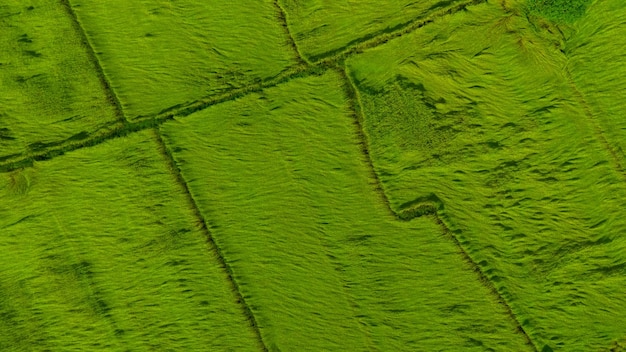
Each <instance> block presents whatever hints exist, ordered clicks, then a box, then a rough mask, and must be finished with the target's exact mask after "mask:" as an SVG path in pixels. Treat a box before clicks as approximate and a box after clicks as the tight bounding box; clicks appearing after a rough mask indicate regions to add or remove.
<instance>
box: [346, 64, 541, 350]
mask: <svg viewBox="0 0 626 352" xmlns="http://www.w3.org/2000/svg"><path fill="white" fill-rule="evenodd" d="M337 71H338V72H339V74H340V75H341V76H342V78H343V79H344V80H345V91H346V93H347V94H348V99H350V100H351V101H352V109H353V112H354V117H355V125H356V126H357V129H358V131H357V133H358V136H359V139H361V143H360V145H361V149H362V150H363V153H364V157H365V159H366V163H367V165H368V166H369V168H370V170H371V174H372V175H373V176H372V177H373V178H374V180H375V185H374V187H375V191H376V192H377V193H379V194H380V196H381V198H382V200H383V202H384V203H385V205H386V206H387V209H389V212H390V213H391V214H392V215H393V216H394V217H395V218H396V219H397V220H398V221H411V220H412V219H415V218H418V217H422V216H428V217H431V218H432V219H433V221H434V222H435V223H436V224H437V225H438V226H439V227H440V228H441V230H442V232H443V236H444V237H445V238H447V239H448V240H450V241H451V242H452V243H454V245H455V246H456V247H457V250H458V253H459V254H460V255H461V257H462V258H463V261H464V262H466V263H467V264H468V265H469V266H470V268H471V269H472V271H474V272H475V273H476V275H477V276H478V280H479V281H480V282H481V283H482V284H483V286H485V287H486V288H487V289H488V290H489V292H490V293H491V295H492V296H493V297H494V298H495V299H496V301H497V302H498V303H499V304H500V305H501V306H502V307H504V309H505V311H506V314H507V315H508V316H509V318H510V319H511V320H512V321H513V323H514V325H515V328H516V330H517V332H518V333H519V334H521V335H522V337H523V338H524V340H525V342H526V344H527V345H528V346H530V347H532V348H533V350H534V351H536V352H538V351H539V350H538V348H537V346H536V345H535V343H534V342H533V340H532V339H531V338H530V336H529V335H528V333H527V332H526V330H524V327H523V326H522V324H521V323H520V322H519V320H518V319H517V316H516V315H515V313H514V312H513V309H512V308H511V306H510V305H509V303H508V302H507V301H506V300H505V299H504V297H503V296H502V295H501V294H500V292H499V291H498V289H497V287H496V286H495V284H494V283H493V282H492V281H491V280H490V279H489V278H488V277H487V275H486V274H485V273H484V272H483V270H482V269H481V267H480V266H479V265H478V263H477V262H476V261H475V260H474V259H473V258H472V257H471V256H470V254H469V253H468V252H467V251H466V250H465V248H464V247H463V244H462V243H461V242H460V241H459V239H458V238H457V237H456V236H455V235H454V234H453V233H452V231H450V228H449V227H448V225H446V224H445V222H444V221H443V220H442V219H441V217H440V216H439V214H438V210H439V209H438V207H437V206H435V205H433V204H431V203H429V202H423V203H418V204H415V205H414V206H412V207H411V208H409V209H406V210H403V211H400V212H396V211H395V210H394V209H393V208H392V207H391V203H390V202H389V198H387V194H386V193H385V190H384V185H383V183H382V182H381V181H380V178H379V177H378V173H377V172H376V168H375V166H374V163H373V161H372V158H371V156H370V153H369V145H370V144H369V138H368V136H367V132H366V131H365V129H364V119H365V113H364V112H363V105H362V103H361V98H360V95H359V92H358V90H357V88H356V85H355V84H354V81H353V80H352V78H351V76H350V73H349V70H348V67H347V66H346V65H345V63H343V66H342V67H339V66H338V67H337Z"/></svg>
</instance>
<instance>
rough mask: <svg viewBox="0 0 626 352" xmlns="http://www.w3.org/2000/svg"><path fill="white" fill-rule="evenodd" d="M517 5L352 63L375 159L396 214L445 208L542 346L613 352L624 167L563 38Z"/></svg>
mask: <svg viewBox="0 0 626 352" xmlns="http://www.w3.org/2000/svg"><path fill="white" fill-rule="evenodd" d="M516 13H522V12H520V11H519V9H516V8H513V9H510V11H509V9H503V7H502V5H501V4H482V5H477V6H472V7H468V10H467V11H465V12H460V13H458V14H455V15H453V16H447V17H445V18H443V19H441V20H440V21H437V22H435V23H432V24H429V25H428V26H425V27H423V28H420V29H418V30H417V31H415V32H413V33H411V34H409V35H406V36H403V37H401V38H399V39H397V40H394V41H390V42H389V43H387V44H385V45H382V46H380V47H377V48H374V49H372V50H368V51H366V52H364V53H363V54H360V55H357V56H355V57H353V58H351V59H349V60H348V61H347V65H348V68H349V71H350V76H351V79H352V81H353V82H354V84H355V86H356V88H357V89H358V92H359V96H360V101H361V104H362V110H363V114H364V116H363V119H364V127H365V131H366V133H367V136H368V140H369V145H370V154H371V156H372V160H373V163H374V167H375V169H376V171H377V173H378V174H379V175H380V178H381V181H382V183H383V188H384V189H385V192H386V194H387V195H388V196H389V199H390V202H391V204H392V207H393V208H394V210H396V211H403V210H405V209H408V208H410V207H412V206H414V205H416V204H418V203H420V202H422V201H424V200H427V201H435V202H436V203H437V204H438V206H439V207H440V210H441V211H440V214H441V216H442V217H443V218H444V220H445V221H446V223H447V224H448V226H449V227H450V228H451V229H452V231H453V232H454V233H455V235H456V236H457V237H458V238H459V240H460V241H461V243H462V245H463V246H464V247H465V248H467V250H468V252H470V255H471V256H472V257H473V258H474V259H475V260H476V262H478V263H479V265H480V266H481V268H482V269H483V271H484V272H485V274H486V275H487V276H488V277H489V279H491V280H492V281H493V282H494V284H495V285H496V287H497V288H498V290H499V291H500V292H501V294H502V295H503V296H504V298H505V299H506V300H507V301H508V302H509V303H510V305H511V307H512V309H513V311H514V313H515V314H516V315H517V316H518V319H519V321H520V323H522V325H523V327H524V329H525V331H526V332H527V333H528V334H529V335H530V337H531V339H533V340H534V341H535V343H536V344H537V346H538V348H539V349H540V350H541V349H543V350H544V351H551V350H552V349H555V350H556V349H559V348H562V349H563V350H567V351H592V350H593V351H595V350H603V349H607V348H608V346H610V345H611V344H612V343H613V342H614V341H615V340H616V339H620V338H622V336H623V334H624V329H623V327H624V326H625V324H626V291H624V289H623V287H624V286H626V278H625V276H624V275H623V273H624V267H626V254H625V253H626V239H625V238H624V235H623V234H624V233H625V232H626V218H625V217H624V216H623V209H625V207H626V187H625V186H624V185H625V183H624V181H625V180H624V174H623V173H621V172H620V171H619V168H618V167H617V165H616V164H615V160H614V158H612V157H611V153H610V151H609V150H607V148H606V145H605V144H604V143H602V142H601V140H602V138H601V135H599V134H598V133H597V129H596V128H594V121H593V120H591V119H590V118H589V116H588V114H587V113H586V109H585V106H584V105H581V103H580V100H579V99H578V98H577V92H576V91H575V90H574V89H573V88H572V85H571V82H570V81H569V79H568V77H567V75H566V74H565V73H564V70H563V69H562V68H563V67H564V66H565V65H566V64H567V58H566V57H565V56H564V55H563V54H562V52H561V51H560V50H559V48H558V47H556V46H555V40H554V37H552V36H551V34H549V33H548V32H547V31H545V32H542V31H539V30H537V29H535V28H534V27H533V26H532V25H531V24H530V23H528V20H527V19H526V17H525V16H523V15H516ZM556 43H557V44H558V41H557V42H556Z"/></svg>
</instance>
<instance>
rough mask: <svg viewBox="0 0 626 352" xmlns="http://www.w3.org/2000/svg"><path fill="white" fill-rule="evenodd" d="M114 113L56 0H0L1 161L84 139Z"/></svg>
mask: <svg viewBox="0 0 626 352" xmlns="http://www.w3.org/2000/svg"><path fill="white" fill-rule="evenodd" d="M118 118H120V116H116V111H115V109H114V105H113V104H112V103H111V102H110V101H109V98H108V95H107V92H106V91H105V89H104V87H103V85H102V82H101V81H100V77H99V76H98V73H97V70H96V67H95V65H94V62H92V61H90V58H89V56H88V53H87V48H86V47H85V46H84V45H83V43H82V42H81V38H80V36H79V35H78V33H76V31H75V27H74V26H73V24H72V19H71V18H70V17H69V16H68V15H67V13H66V12H65V10H64V8H63V6H62V5H61V4H60V3H58V2H54V1H53V2H50V1H43V0H34V1H30V2H28V3H25V2H23V1H16V0H7V1H3V2H2V3H1V4H0V161H3V160H5V159H6V158H7V157H10V156H15V155H20V154H29V153H30V152H39V151H41V150H45V149H46V148H48V147H50V146H53V145H57V144H60V143H62V142H64V141H66V140H68V139H69V140H82V139H85V138H87V137H88V136H89V134H90V133H92V132H94V131H96V130H100V129H106V128H107V125H108V124H110V123H111V122H113V121H115V120H117V119H118Z"/></svg>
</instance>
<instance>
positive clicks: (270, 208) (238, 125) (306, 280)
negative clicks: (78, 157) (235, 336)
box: [162, 72, 527, 351]
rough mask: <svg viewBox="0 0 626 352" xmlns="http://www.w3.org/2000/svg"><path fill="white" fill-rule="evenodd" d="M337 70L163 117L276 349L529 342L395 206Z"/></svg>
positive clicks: (453, 251) (439, 239)
mask: <svg viewBox="0 0 626 352" xmlns="http://www.w3.org/2000/svg"><path fill="white" fill-rule="evenodd" d="M344 84H345V82H344V80H343V79H342V78H341V76H340V75H339V74H337V73H334V72H331V73H327V74H325V75H322V76H311V77H308V78H300V79H295V80H292V81H290V82H288V83H286V84H284V85H280V86H276V87H273V88H269V89H267V90H265V91H263V92H261V93H255V94H252V95H249V96H246V97H244V98H241V99H238V100H235V101H231V102H226V103H222V104H218V105H215V106H212V107H210V108H208V109H206V110H203V111H200V112H197V113H195V114H194V115H191V116H189V117H186V118H183V119H181V120H179V121H171V122H167V123H166V124H165V125H163V127H162V132H163V134H164V139H165V141H166V144H167V145H168V147H169V149H170V150H171V151H172V153H173V156H174V158H175V160H176V162H177V165H179V167H180V169H181V172H182V175H183V177H184V178H185V180H186V181H187V182H188V184H189V188H190V190H191V193H192V195H193V197H194V199H195V200H196V202H197V203H198V204H199V208H200V211H201V213H202V214H203V215H204V217H205V219H206V221H207V223H208V224H209V226H210V231H211V232H212V234H213V237H214V238H215V241H216V242H217V243H218V246H219V247H220V248H221V251H222V253H223V255H224V257H225V261H226V262H227V263H230V266H231V268H232V270H233V272H234V276H235V278H236V281H237V282H238V284H239V287H240V288H241V291H242V295H243V297H244V298H245V300H246V302H247V303H248V304H249V305H250V307H251V310H252V311H253V312H254V314H255V316H256V320H257V321H258V324H259V326H260V329H261V334H262V336H263V338H264V341H265V343H266V345H267V346H268V349H269V350H270V351H278V350H281V351H366V350H381V351H418V350H423V351H432V350H450V351H453V350H463V351H484V350H489V349H491V350H498V351H503V350H516V351H519V350H524V349H525V347H527V346H526V345H525V340H524V337H523V335H522V334H520V333H518V332H517V331H516V327H515V323H514V321H513V320H512V319H511V318H510V317H509V316H508V315H507V314H506V309H505V307H504V306H503V305H501V304H499V303H498V301H497V297H496V296H495V295H492V294H491V293H490V290H489V289H488V288H487V287H486V286H483V284H482V283H481V282H480V281H479V277H478V275H477V274H476V273H475V272H473V270H472V269H471V266H470V265H469V264H468V263H466V262H464V261H463V259H462V258H463V257H462V256H461V255H460V254H459V252H458V248H457V247H456V246H455V245H454V243H453V242H452V241H451V240H450V239H448V238H446V237H445V236H443V232H442V229H441V228H440V227H439V226H438V225H436V224H435V222H434V221H433V220H432V219H430V218H426V217H424V218H421V219H416V220H414V221H410V222H401V221H398V220H396V218H395V217H394V216H393V214H392V213H391V211H390V209H389V208H388V207H387V205H386V203H385V202H384V199H383V197H382V196H381V194H380V193H377V192H376V181H375V179H373V176H372V170H371V168H370V167H369V166H368V164H367V161H366V160H365V156H364V154H363V153H362V151H361V149H360V146H359V143H360V140H359V137H358V135H359V134H358V129H357V125H356V124H355V122H356V120H355V119H354V117H353V112H352V111H351V107H352V104H351V102H350V101H349V100H348V99H347V97H346V95H345V94H344V88H345V86H344Z"/></svg>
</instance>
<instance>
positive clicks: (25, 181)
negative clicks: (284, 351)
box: [0, 132, 260, 352]
mask: <svg viewBox="0 0 626 352" xmlns="http://www.w3.org/2000/svg"><path fill="white" fill-rule="evenodd" d="M157 150H158V145H157V143H156V142H155V140H154V136H153V135H151V134H150V133H148V132H142V133H138V134H135V135H132V136H128V137H126V138H121V139H116V140H114V141H109V142H106V143H103V144H102V145H99V146H96V147H93V148H86V149H83V150H80V151H74V152H71V153H68V154H67V155H64V156H62V157H59V158H57V159H54V160H51V161H45V162H41V163H36V164H35V166H34V167H31V168H26V169H22V170H18V171H15V172H13V173H9V174H0V200H1V201H0V258H2V260H0V350H1V351H15V352H23V351H95V350H108V351H155V350H158V351H201V350H209V351H231V350H236V351H255V350H257V351H258V350H260V348H259V344H258V342H257V341H256V337H255V335H254V332H253V330H252V328H251V327H250V325H249V322H248V321H247V319H246V317H245V315H244V311H243V309H242V308H241V306H240V304H239V302H237V301H236V295H234V294H233V292H232V285H229V281H228V277H227V275H226V273H225V271H224V269H223V268H222V267H220V264H219V261H218V260H217V258H216V254H215V252H214V251H212V248H210V246H209V245H208V243H207V241H206V238H205V236H204V234H203V233H202V231H200V228H199V225H198V223H197V222H198V220H197V219H196V218H195V217H194V216H193V215H192V214H193V212H192V211H191V209H190V205H189V204H188V202H187V198H186V197H185V196H184V195H183V193H182V192H183V190H182V188H181V187H180V186H178V185H177V184H176V180H175V178H174V177H173V176H172V174H171V173H170V170H168V168H167V164H166V163H165V160H164V159H163V157H162V156H161V155H160V154H159V153H158V152H157Z"/></svg>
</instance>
